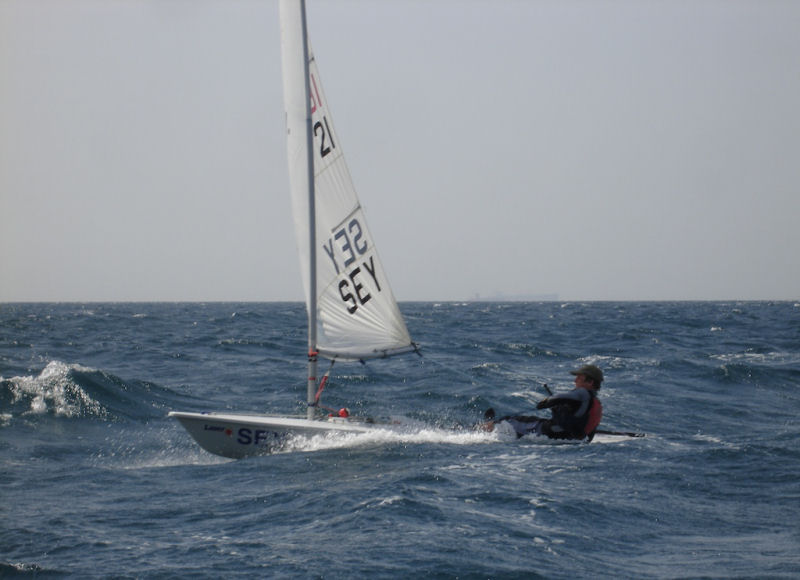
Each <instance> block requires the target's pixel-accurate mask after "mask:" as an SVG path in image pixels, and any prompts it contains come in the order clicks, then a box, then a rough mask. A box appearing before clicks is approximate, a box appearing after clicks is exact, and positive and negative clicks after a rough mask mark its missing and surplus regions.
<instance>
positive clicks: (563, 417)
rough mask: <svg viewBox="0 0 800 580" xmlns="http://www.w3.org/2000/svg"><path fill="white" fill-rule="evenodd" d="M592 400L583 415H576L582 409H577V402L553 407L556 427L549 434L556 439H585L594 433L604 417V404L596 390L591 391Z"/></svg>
mask: <svg viewBox="0 0 800 580" xmlns="http://www.w3.org/2000/svg"><path fill="white" fill-rule="evenodd" d="M589 394H590V395H591V401H590V403H589V408H588V409H586V411H585V412H584V413H583V414H581V415H577V416H576V415H575V413H576V412H578V411H580V409H576V405H577V402H571V404H570V403H564V404H559V405H556V406H554V407H553V408H552V413H553V419H552V422H553V424H554V428H553V429H552V433H549V434H548V436H549V437H552V438H555V439H584V438H585V437H589V440H590V441H591V439H592V435H593V433H594V431H595V429H597V426H598V425H600V420H601V419H602V418H603V405H602V404H601V403H600V400H599V399H598V398H597V396H596V394H595V392H594V391H589Z"/></svg>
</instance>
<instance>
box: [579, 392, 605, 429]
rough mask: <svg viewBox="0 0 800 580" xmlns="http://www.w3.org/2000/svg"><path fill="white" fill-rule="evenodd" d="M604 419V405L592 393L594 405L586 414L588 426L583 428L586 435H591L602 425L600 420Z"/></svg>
mask: <svg viewBox="0 0 800 580" xmlns="http://www.w3.org/2000/svg"><path fill="white" fill-rule="evenodd" d="M602 418H603V405H602V403H601V402H600V399H598V398H597V397H596V396H595V394H594V393H592V404H591V406H590V407H589V411H588V412H587V413H586V425H584V427H583V433H584V435H591V434H593V433H594V431H595V429H597V427H598V426H599V425H600V420H601V419H602Z"/></svg>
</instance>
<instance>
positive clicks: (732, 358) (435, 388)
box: [0, 302, 800, 578]
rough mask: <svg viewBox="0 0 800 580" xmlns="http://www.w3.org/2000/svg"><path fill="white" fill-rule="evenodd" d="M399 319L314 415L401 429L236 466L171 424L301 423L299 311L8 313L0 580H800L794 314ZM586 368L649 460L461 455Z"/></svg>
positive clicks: (503, 452)
mask: <svg viewBox="0 0 800 580" xmlns="http://www.w3.org/2000/svg"><path fill="white" fill-rule="evenodd" d="M401 309H402V310H403V313H404V314H405V315H406V318H407V322H408V326H409V330H410V331H411V334H412V336H413V338H414V339H415V340H416V341H417V342H418V343H419V344H420V345H421V347H422V352H423V355H424V356H423V357H421V358H420V357H417V356H414V355H411V356H405V357H398V358H394V359H389V360H379V361H371V362H368V363H367V364H365V365H362V364H359V363H355V364H343V363H337V365H336V366H335V367H334V368H333V370H332V375H331V384H330V386H329V387H328V389H327V390H326V392H325V395H324V401H323V402H324V403H325V404H327V405H329V406H331V407H332V408H338V407H341V406H347V407H348V408H350V410H351V412H353V413H358V414H366V415H370V416H373V417H376V418H379V419H393V420H397V418H402V419H403V421H405V422H406V424H408V425H410V426H411V427H409V428H408V429H407V430H405V431H403V432H402V433H398V434H395V435H392V436H384V437H377V436H360V437H350V438H339V439H336V438H332V439H322V440H314V441H306V442H299V443H298V444H297V445H296V446H294V447H292V448H290V449H288V450H287V451H286V452H283V453H278V454H275V455H271V456H265V457H256V458H251V459H245V460H239V461H230V460H226V459H223V458H219V457H216V456H213V455H209V454H208V453H206V452H204V451H203V450H201V449H200V448H199V447H197V445H196V444H195V443H194V442H193V441H192V439H191V438H190V437H189V435H188V434H187V433H186V432H185V431H183V429H182V428H181V427H180V425H179V424H178V423H177V422H175V421H174V420H172V419H169V418H167V413H168V412H169V411H170V410H183V411H212V410H213V411H235V412H258V413H270V414H293V413H302V412H303V411H304V408H305V407H304V403H303V400H304V398H305V388H306V387H305V374H306V369H305V366H306V361H305V352H306V348H307V347H306V338H305V336H306V334H305V324H306V321H305V311H304V307H303V305H301V304H295V303H264V304H259V303H235V304H234V303H212V304H194V303H192V304H139V303H137V304H3V305H0V462H1V463H2V473H1V474H0V498H2V500H1V501H0V577H3V578H5V577H25V576H31V577H40V578H49V577H76V578H92V577H97V578H101V577H103V578H104V577H122V578H146V577H200V578H202V577H208V578H220V577H226V578H228V577H255V578H366V577H369V578H412V577H413V578H416V577H424V578H520V577H523V576H524V577H530V578H537V577H538V578H600V577H615V578H797V577H800V523H799V520H798V506H800V485H798V468H799V467H800V451H798V449H797V444H796V442H797V440H798V435H800V421H799V420H798V414H800V391H799V390H798V384H800V304H796V303H792V302H775V303H771V302H699V303H693V302H680V303H634V302H626V303H609V302H602V303H563V302H543V303H405V304H402V305H401ZM585 363H592V364H597V365H599V366H600V367H602V368H603V370H604V371H605V373H606V382H605V384H604V386H603V388H602V390H601V391H600V396H601V399H602V401H603V403H604V409H605V415H604V420H603V425H602V427H603V428H605V429H607V430H617V431H631V432H642V433H646V434H647V436H646V437H644V438H635V439H634V438H613V437H606V438H603V437H598V438H597V440H596V441H595V442H593V443H591V444H581V443H574V442H566V443H565V442H551V441H548V440H546V439H545V440H537V439H531V440H528V439H522V440H520V441H508V440H504V439H502V438H499V437H498V436H497V434H493V433H486V432H483V431H475V430H473V427H474V426H475V425H476V424H478V423H479V422H480V419H481V417H482V414H483V411H484V410H485V409H486V408H487V407H489V406H492V407H494V408H495V409H496V410H497V412H498V414H508V413H516V412H519V413H531V412H532V411H533V409H534V406H535V404H536V402H537V401H538V400H540V399H541V398H542V397H543V396H545V391H544V388H543V386H542V385H543V384H544V383H547V384H548V385H549V387H550V388H551V389H553V390H565V389H569V388H571V386H572V385H571V379H572V377H571V376H570V375H569V370H571V369H573V368H576V367H577V366H580V365H581V364H585ZM323 368H324V367H323Z"/></svg>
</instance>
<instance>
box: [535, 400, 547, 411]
mask: <svg viewBox="0 0 800 580" xmlns="http://www.w3.org/2000/svg"><path fill="white" fill-rule="evenodd" d="M549 400H550V399H542V400H541V401H539V402H538V403H536V408H537V409H544V408H545V407H547V402H548V401H549Z"/></svg>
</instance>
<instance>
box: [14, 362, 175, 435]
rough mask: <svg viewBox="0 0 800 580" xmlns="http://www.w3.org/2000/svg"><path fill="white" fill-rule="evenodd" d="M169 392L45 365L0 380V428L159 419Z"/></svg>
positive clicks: (73, 366) (64, 365) (78, 368)
mask: <svg viewBox="0 0 800 580" xmlns="http://www.w3.org/2000/svg"><path fill="white" fill-rule="evenodd" d="M174 398H175V395H174V393H171V392H170V391H168V390H165V389H161V388H160V387H157V386H156V385H153V384H150V383H145V382H142V381H135V380H134V381H125V380H123V379H121V378H119V377H117V376H115V375H112V374H110V373H106V372H104V371H101V370H98V369H94V368H91V367H85V366H82V365H80V364H68V363H64V362H62V361H57V360H54V361H50V362H49V363H48V364H47V366H46V367H45V368H44V369H42V371H41V372H40V373H39V374H38V375H30V376H18V377H12V378H9V379H6V378H3V377H0V404H2V407H3V409H4V413H3V414H2V416H0V426H6V425H8V424H9V423H10V422H11V421H13V420H14V419H17V418H25V419H28V420H30V419H35V418H36V417H58V418H68V419H77V418H80V419H97V420H102V421H119V420H126V419H139V420H141V419H147V418H150V417H156V416H162V415H163V409H164V408H165V401H166V400H171V399H174Z"/></svg>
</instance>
